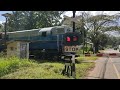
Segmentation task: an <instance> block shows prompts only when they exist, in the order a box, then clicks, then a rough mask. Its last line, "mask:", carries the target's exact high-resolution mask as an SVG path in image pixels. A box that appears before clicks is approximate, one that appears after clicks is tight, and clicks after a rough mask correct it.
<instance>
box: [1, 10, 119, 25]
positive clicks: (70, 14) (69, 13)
mask: <svg viewBox="0 0 120 90" xmlns="http://www.w3.org/2000/svg"><path fill="white" fill-rule="evenodd" d="M90 12H91V14H92V15H97V14H100V13H101V12H103V11H90ZM5 13H12V11H0V24H1V23H2V22H5V17H3V16H2V14H5ZM104 13H106V14H109V15H113V14H116V13H120V11H104ZM79 14H80V11H76V15H79ZM64 15H66V16H69V17H70V16H72V15H73V14H72V11H67V12H66V13H65V14H64ZM62 17H63V16H62Z"/></svg>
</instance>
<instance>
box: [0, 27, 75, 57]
mask: <svg viewBox="0 0 120 90" xmlns="http://www.w3.org/2000/svg"><path fill="white" fill-rule="evenodd" d="M70 32H73V29H72V28H71V27H68V26H54V27H47V28H39V29H31V30H22V31H14V32H7V41H10V40H20V41H29V42H30V43H29V51H30V56H34V57H36V58H46V59H53V58H54V59H56V58H60V57H61V55H62V54H63V37H64V35H65V33H70ZM3 38H4V33H1V34H0V40H1V41H2V40H3ZM4 48H5V46H4V45H2V43H0V50H3V49H4Z"/></svg>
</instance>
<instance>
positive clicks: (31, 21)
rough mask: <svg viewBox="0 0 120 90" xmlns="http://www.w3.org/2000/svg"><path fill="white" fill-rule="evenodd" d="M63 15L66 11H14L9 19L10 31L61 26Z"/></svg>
mask: <svg viewBox="0 0 120 90" xmlns="http://www.w3.org/2000/svg"><path fill="white" fill-rule="evenodd" d="M62 13H64V11H13V12H12V15H11V16H10V17H9V19H8V24H7V25H8V31H19V30H29V29H35V28H43V27H51V26H56V25H61V22H60V19H61V14H62Z"/></svg>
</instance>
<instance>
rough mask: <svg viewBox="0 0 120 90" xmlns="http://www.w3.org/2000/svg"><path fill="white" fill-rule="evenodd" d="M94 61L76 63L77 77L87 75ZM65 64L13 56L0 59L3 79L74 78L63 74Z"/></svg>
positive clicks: (0, 74) (0, 75) (0, 76)
mask: <svg viewBox="0 0 120 90" xmlns="http://www.w3.org/2000/svg"><path fill="white" fill-rule="evenodd" d="M93 66H94V64H93V63H80V64H76V70H77V71H76V73H77V79H79V78H83V77H85V75H86V74H87V70H89V69H90V68H91V67H93ZM63 68H64V64H63V63H60V62H46V61H45V62H40V63H38V62H35V61H34V60H26V59H18V58H16V57H12V58H9V59H8V58H1V59H0V78H2V79H72V77H67V76H63V75H61V72H62V70H63Z"/></svg>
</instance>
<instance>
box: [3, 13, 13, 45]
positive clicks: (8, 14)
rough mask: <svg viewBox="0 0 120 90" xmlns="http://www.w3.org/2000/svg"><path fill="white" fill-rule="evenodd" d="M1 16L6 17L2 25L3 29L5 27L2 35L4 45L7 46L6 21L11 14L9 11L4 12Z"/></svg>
mask: <svg viewBox="0 0 120 90" xmlns="http://www.w3.org/2000/svg"><path fill="white" fill-rule="evenodd" d="M2 16H4V17H5V19H6V22H5V26H4V29H5V31H4V32H5V35H4V44H5V47H6V46H7V44H6V42H7V22H8V17H10V16H11V14H10V13H5V14H2Z"/></svg>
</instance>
